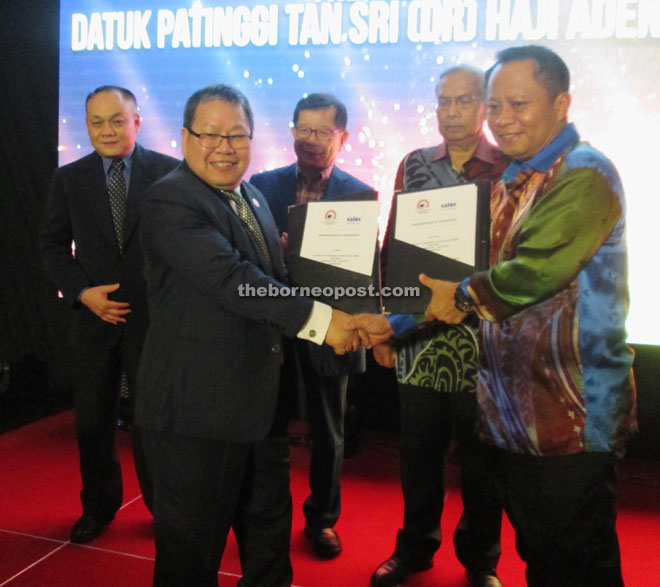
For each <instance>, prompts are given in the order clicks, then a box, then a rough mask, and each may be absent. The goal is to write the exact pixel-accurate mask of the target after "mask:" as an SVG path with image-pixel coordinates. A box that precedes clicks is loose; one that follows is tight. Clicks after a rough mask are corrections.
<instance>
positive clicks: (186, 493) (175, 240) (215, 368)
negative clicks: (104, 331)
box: [136, 85, 359, 587]
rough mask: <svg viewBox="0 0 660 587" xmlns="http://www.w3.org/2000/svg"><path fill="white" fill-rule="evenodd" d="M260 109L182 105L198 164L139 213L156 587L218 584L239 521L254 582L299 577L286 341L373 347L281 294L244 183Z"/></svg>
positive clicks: (159, 186) (275, 254)
mask: <svg viewBox="0 0 660 587" xmlns="http://www.w3.org/2000/svg"><path fill="white" fill-rule="evenodd" d="M253 127H254V124H253V118H252V111H251V109H250V105H249V103H248V101H247V99H246V98H245V96H244V95H243V94H242V93H240V92H239V91H238V90H236V89H234V88H231V87H229V86H225V85H218V86H211V87H207V88H204V89H202V90H199V91H198V92H196V93H195V94H193V95H192V96H191V97H190V98H189V99H188V102H187V104H186V107H185V111H184V122H183V129H182V149H183V154H184V159H185V161H184V163H182V164H181V165H180V166H179V167H178V168H177V169H175V170H174V171H173V172H172V173H170V174H169V175H167V176H166V177H165V178H163V179H162V180H160V181H159V182H157V183H156V184H154V186H152V188H151V189H150V190H149V191H148V192H147V194H146V197H145V198H144V200H143V202H142V204H141V208H140V218H141V223H142V240H143V247H144V252H145V261H146V277H147V283H148V298H149V308H150V317H151V322H150V326H149V331H148V333H147V338H146V341H145V345H144V353H143V355H142V362H141V365H140V376H139V393H138V398H137V405H136V420H137V422H138V424H139V425H140V426H141V429H142V431H143V435H144V447H145V455H146V458H147V463H148V465H149V471H150V473H151V474H152V476H153V483H154V518H155V534H156V565H155V571H154V585H157V586H161V585H168V586H169V585H176V586H181V587H184V586H186V587H187V586H188V585H195V586H196V587H205V586H216V585H217V573H218V569H219V566H220V560H221V558H222V553H223V550H224V546H225V543H226V539H227V534H228V532H229V529H230V528H233V530H234V534H235V536H236V540H237V542H238V546H239V556H240V559H241V566H242V570H243V577H242V579H241V581H240V585H241V586H242V587H253V586H259V587H266V586H277V587H282V586H285V585H287V586H288V585H290V583H291V580H292V569H291V562H290V558H289V542H290V535H291V495H290V492H289V456H288V444H287V436H286V419H285V418H283V417H282V416H283V414H282V411H281V410H278V396H279V375H280V366H281V363H282V337H283V336H288V337H295V336H297V337H302V338H305V339H307V340H311V341H313V342H315V343H316V344H322V343H323V342H324V341H325V342H326V343H328V344H330V345H331V346H332V347H333V348H334V349H335V350H336V351H337V352H339V353H344V352H346V351H352V350H355V349H356V348H357V346H358V344H359V340H358V338H357V337H355V336H350V335H349V334H348V333H347V332H346V330H345V329H344V328H343V324H345V323H347V321H348V320H349V316H348V315H347V314H345V313H343V312H340V311H338V310H333V309H331V308H330V307H329V306H326V305H325V304H320V303H319V302H315V301H313V300H311V299H309V298H304V297H300V296H297V295H292V290H288V291H283V290H284V288H286V286H285V285H284V284H283V283H282V281H283V280H284V279H285V278H286V277H285V269H284V264H283V260H282V252H281V249H280V243H279V235H278V233H277V229H276V227H275V224H274V222H273V218H272V215H271V213H270V211H269V209H268V205H267V203H266V200H265V199H264V198H263V196H262V195H261V193H260V192H259V191H258V190H257V189H256V188H254V187H253V186H251V185H249V184H247V183H245V182H243V181H242V178H243V175H244V174H245V171H246V170H247V168H248V166H249V164H250V158H251V150H252V144H251V141H252V133H253Z"/></svg>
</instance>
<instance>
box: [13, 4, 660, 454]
mask: <svg viewBox="0 0 660 587" xmlns="http://www.w3.org/2000/svg"><path fill="white" fill-rule="evenodd" d="M58 51H59V2H57V1H56V0H4V1H3V2H2V6H1V8H0V72H1V73H0V88H2V100H3V105H2V108H1V109H0V111H1V113H0V116H1V120H2V126H1V127H0V128H1V132H0V141H1V145H2V146H1V147H0V149H1V150H0V154H1V158H0V198H1V199H0V363H2V365H0V367H2V366H3V365H4V366H9V371H5V374H6V373H9V374H10V378H9V381H8V385H6V383H7V377H6V375H5V376H4V380H3V375H2V373H3V371H2V369H1V368H0V431H2V430H3V429H5V428H7V427H9V426H12V425H17V424H20V423H22V422H25V421H29V420H31V419H34V418H38V417H40V416H41V415H43V414H45V413H48V412H49V411H53V410H54V409H58V408H60V407H62V406H66V405H69V403H70V390H69V377H68V365H69V361H70V356H69V354H68V350H67V346H66V326H67V321H68V309H67V308H66V306H65V304H63V303H62V301H61V300H58V298H57V297H56V291H55V288H54V287H53V285H52V284H50V283H49V281H48V279H47V278H46V276H45V275H44V272H43V270H42V268H41V264H40V260H39V254H38V247H37V234H38V226H39V219H40V217H41V211H42V208H43V204H44V201H45V197H46V194H47V191H48V185H49V182H50V177H51V174H52V172H53V170H54V169H55V167H56V166H57V142H58V137H57V132H58V124H57V117H58V111H57V109H58ZM90 89H92V88H90ZM192 89H193V88H191V90H192ZM651 293H652V292H649V294H651ZM653 297H654V296H652V295H651V296H649V299H652V298H653ZM653 307H654V306H653V305H651V304H650V305H649V310H650V311H652V309H653ZM649 319H652V320H655V321H656V323H658V318H657V315H654V316H651V315H650V316H649ZM635 350H636V352H637V358H636V359H635V374H636V378H637V384H638V391H639V421H640V434H639V435H638V437H637V438H636V439H635V440H634V441H633V443H632V444H631V447H630V453H631V454H633V455H635V456H646V457H654V458H660V434H658V427H659V426H660V347H655V346H636V347H635ZM370 375H372V376H371V377H369V376H367V377H364V378H363V379H362V386H363V389H362V395H363V398H362V401H360V402H359V403H360V404H361V406H362V409H363V411H364V412H365V417H364V420H365V423H367V424H370V425H372V426H375V427H378V423H379V422H380V423H381V424H384V423H388V424H391V423H393V422H395V421H396V417H393V414H392V413H391V412H392V410H395V409H396V402H392V401H388V402H385V403H382V398H383V394H382V391H383V390H382V389H379V388H380V387H382V386H384V385H385V386H387V385H389V384H390V381H391V380H390V379H389V378H388V377H385V376H383V373H381V372H379V371H378V370H377V369H375V370H374V371H373V372H372V373H371V374H370ZM379 398H380V400H381V401H379ZM379 412H380V414H379ZM385 412H387V413H385Z"/></svg>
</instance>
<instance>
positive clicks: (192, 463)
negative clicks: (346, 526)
mask: <svg viewBox="0 0 660 587" xmlns="http://www.w3.org/2000/svg"><path fill="white" fill-rule="evenodd" d="M143 438H144V447H145V454H146V456H147V462H148V464H149V467H150V471H151V473H152V475H153V481H154V520H155V535H156V564H155V570H154V585H155V586H156V587H189V586H190V585H194V586H195V587H209V586H213V587H217V584H218V570H219V568H220V561H221V559H222V554H223V551H224V548H225V544H226V540H227V535H228V533H229V529H230V528H233V530H234V535H235V536H236V541H237V543H238V549H239V557H240V561H241V567H242V571H243V578H242V579H241V580H240V581H239V585H240V586H241V587H285V586H287V587H288V586H289V585H290V584H291V581H292V578H293V570H292V568H291V561H290V559H289V544H290V539H291V494H290V492H289V467H290V462H289V448H288V439H287V437H286V435H285V434H283V433H281V434H278V435H277V436H270V437H268V438H266V439H264V440H262V441H259V442H243V443H237V442H227V441H223V440H215V439H207V438H195V437H192V436H184V435H179V434H171V433H168V432H155V431H151V430H143Z"/></svg>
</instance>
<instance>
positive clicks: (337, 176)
mask: <svg viewBox="0 0 660 587" xmlns="http://www.w3.org/2000/svg"><path fill="white" fill-rule="evenodd" d="M343 180H344V178H343V177H342V173H341V170H339V169H337V167H333V168H332V171H331V172H330V177H329V178H328V185H327V186H326V187H325V194H323V199H324V200H336V199H337V198H339V197H340V196H342V195H343V194H344V192H345V191H346V190H345V189H344V187H343V183H344V181H343Z"/></svg>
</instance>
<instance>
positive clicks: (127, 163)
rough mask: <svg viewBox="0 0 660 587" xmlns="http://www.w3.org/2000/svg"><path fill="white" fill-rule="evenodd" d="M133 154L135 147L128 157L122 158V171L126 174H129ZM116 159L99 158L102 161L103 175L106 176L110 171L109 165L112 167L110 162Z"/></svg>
mask: <svg viewBox="0 0 660 587" xmlns="http://www.w3.org/2000/svg"><path fill="white" fill-rule="evenodd" d="M134 153H135V145H133V150H132V151H131V152H130V154H129V155H127V156H126V157H124V158H123V159H122V161H123V162H124V170H125V172H126V173H129V174H130V172H131V163H132V161H133V154H134ZM115 159H117V157H103V156H101V160H102V161H103V171H104V172H105V175H106V176H107V175H108V171H110V165H112V162H113V161H114V160H115Z"/></svg>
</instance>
